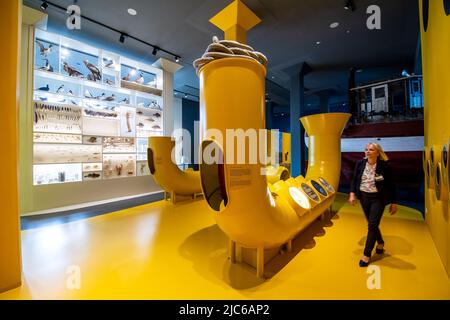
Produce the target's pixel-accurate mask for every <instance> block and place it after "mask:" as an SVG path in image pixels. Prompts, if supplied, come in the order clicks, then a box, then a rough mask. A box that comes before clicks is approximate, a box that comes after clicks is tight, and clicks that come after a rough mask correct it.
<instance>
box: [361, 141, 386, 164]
mask: <svg viewBox="0 0 450 320" xmlns="http://www.w3.org/2000/svg"><path fill="white" fill-rule="evenodd" d="M368 146H373V147H375V149H377V151H378V158H379V159H381V160H383V161H388V160H389V158H388V156H387V155H386V153H384V150H383V148H382V147H381V146H380V145H379V144H378V143H376V142H369V143H368V144H366V148H367V147H368Z"/></svg>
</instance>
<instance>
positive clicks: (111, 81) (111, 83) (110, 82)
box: [106, 79, 116, 86]
mask: <svg viewBox="0 0 450 320" xmlns="http://www.w3.org/2000/svg"><path fill="white" fill-rule="evenodd" d="M106 84H109V85H110V86H113V85H115V84H116V83H115V82H114V81H113V80H111V79H106Z"/></svg>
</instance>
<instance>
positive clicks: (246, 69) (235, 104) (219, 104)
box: [198, 1, 350, 278]
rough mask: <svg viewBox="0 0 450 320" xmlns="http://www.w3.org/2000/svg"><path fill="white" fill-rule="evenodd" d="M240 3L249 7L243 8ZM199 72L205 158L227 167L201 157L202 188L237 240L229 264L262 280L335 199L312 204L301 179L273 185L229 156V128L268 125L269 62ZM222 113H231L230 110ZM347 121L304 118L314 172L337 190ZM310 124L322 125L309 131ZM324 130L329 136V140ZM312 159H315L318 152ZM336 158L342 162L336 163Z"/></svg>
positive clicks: (218, 63) (241, 61)
mask: <svg viewBox="0 0 450 320" xmlns="http://www.w3.org/2000/svg"><path fill="white" fill-rule="evenodd" d="M235 3H236V2H235ZM237 3H240V2H239V1H237ZM240 6H241V7H242V6H243V5H242V3H240ZM227 8H228V7H227ZM226 10H227V9H225V11H226ZM246 10H248V8H247V9H246ZM221 14H224V16H223V17H222V18H223V19H225V18H227V17H228V19H231V18H234V19H236V17H230V15H228V16H227V14H226V13H224V12H221V13H219V14H218V15H216V17H215V18H216V19H219V18H218V16H220V15H221ZM237 16H239V13H238V14H237ZM238 23H242V21H240V22H239V21H234V24H238ZM230 24H231V22H230ZM218 26H219V27H220V25H218ZM225 31H226V30H225ZM225 36H226V38H227V37H229V34H228V35H227V33H225ZM227 40H237V39H236V38H227ZM198 74H199V78H200V115H201V116H200V128H201V138H202V145H201V154H202V158H203V157H204V156H205V154H207V153H208V152H210V153H211V154H214V156H215V157H216V158H217V159H223V164H222V163H216V164H215V163H213V164H208V163H207V162H206V161H204V160H203V159H202V163H201V165H200V175H201V181H202V189H203V192H204V194H205V198H206V200H207V202H208V204H209V206H210V207H211V208H212V209H213V210H214V211H215V212H214V215H215V219H216V221H217V224H218V225H219V227H220V228H221V229H222V230H223V231H224V232H225V233H226V234H227V235H228V237H229V238H230V240H231V241H230V258H231V261H232V262H236V261H238V262H241V261H245V262H247V263H249V264H251V265H253V266H255V267H256V273H257V276H258V277H260V278H263V277H264V264H265V263H266V262H268V260H269V259H270V258H271V257H273V256H275V255H276V254H277V253H278V251H279V249H280V248H281V247H282V246H284V245H287V248H288V250H290V249H291V245H292V240H293V239H294V238H295V237H296V236H297V235H298V234H299V233H300V232H301V231H302V230H304V229H305V228H306V227H307V226H308V225H309V224H310V223H311V222H313V221H314V220H315V219H317V218H318V217H320V216H321V215H322V213H323V212H324V211H325V210H326V209H327V208H328V207H329V206H330V205H331V203H332V201H333V199H334V196H332V197H328V198H326V199H325V200H321V199H320V198H318V199H317V201H314V200H312V199H311V198H308V195H307V194H308V192H309V194H310V195H312V194H315V195H316V196H317V193H316V192H314V190H313V189H312V188H310V187H309V186H308V185H307V184H306V183H303V189H301V187H300V188H298V187H296V185H298V184H297V181H295V180H294V181H292V180H289V179H288V180H287V181H286V182H283V181H280V182H277V183H276V186H275V185H270V184H268V183H267V178H266V176H265V175H261V169H262V168H263V167H264V165H263V164H261V163H256V164H249V161H247V162H246V163H244V164H240V163H238V164H236V163H235V162H234V159H227V153H228V151H227V153H225V154H224V153H223V150H227V148H230V149H232V148H231V147H229V146H228V145H227V143H231V142H232V141H227V140H226V139H225V138H224V137H226V129H238V128H239V129H243V130H244V131H246V130H248V129H254V130H256V131H257V132H259V129H264V128H265V112H264V110H265V106H264V101H265V75H266V69H265V67H264V66H263V65H261V64H260V63H258V62H257V61H254V60H251V59H245V58H239V57H236V58H224V59H219V60H215V61H212V62H209V63H207V64H205V65H204V66H203V67H201V68H200V69H199V70H198ZM243 106H245V108H246V110H245V113H244V112H242V108H243ZM223 110H227V112H226V113H224V112H223ZM246 115H251V116H246ZM312 117H315V116H312ZM349 117H350V115H349V114H327V115H321V116H320V119H321V121H315V120H314V119H315V118H314V119H313V120H311V121H308V119H309V117H306V118H303V119H306V120H304V121H306V123H307V126H308V127H307V129H308V130H310V134H311V135H312V136H313V139H311V143H310V144H311V146H312V148H311V147H310V148H311V149H310V150H314V151H315V152H318V155H319V156H325V159H324V160H323V161H322V160H321V159H320V158H315V159H314V166H310V167H309V168H311V169H313V171H314V172H313V175H314V177H316V174H317V175H319V174H320V175H321V178H322V179H326V180H327V181H329V184H330V185H331V186H332V187H333V188H334V190H336V188H337V185H338V181H339V176H340V134H341V133H342V130H343V129H344V126H345V124H346V122H347V121H348V119H349ZM328 119H329V121H328ZM309 125H320V126H321V127H319V128H311V127H310V126H309ZM330 127H334V128H333V129H330ZM208 129H215V132H217V131H220V133H221V135H222V137H223V139H224V140H223V141H224V142H223V144H221V142H219V141H217V139H212V138H210V137H208V136H207V135H206V134H207V132H206V131H207V130H208ZM320 132H323V133H324V134H323V136H322V135H321V134H320ZM258 134H259V133H258ZM258 141H259V139H258ZM233 143H234V141H233ZM233 148H234V155H236V154H237V152H238V150H237V145H236V144H234V147H233ZM245 152H246V154H245V159H249V158H250V156H249V146H248V145H247V146H246V148H245ZM332 152H334V154H332ZM310 156H312V157H314V156H316V157H317V155H315V154H310ZM332 159H334V160H335V161H336V162H335V163H331V162H330V160H332ZM324 166H329V168H326V167H324ZM310 176H312V175H311V174H310ZM318 177H319V176H317V178H318ZM289 183H292V184H291V185H290V184H289ZM305 189H306V190H305ZM277 191H278V193H277ZM317 197H318V196H317ZM321 201H322V202H323V204H321ZM312 204H314V205H315V207H314V208H311V206H312ZM244 249H245V250H244ZM255 254H256V257H255Z"/></svg>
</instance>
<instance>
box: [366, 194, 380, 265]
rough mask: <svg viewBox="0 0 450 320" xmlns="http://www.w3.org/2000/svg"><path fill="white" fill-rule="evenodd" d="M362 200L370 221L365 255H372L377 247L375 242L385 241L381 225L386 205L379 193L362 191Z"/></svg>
mask: <svg viewBox="0 0 450 320" xmlns="http://www.w3.org/2000/svg"><path fill="white" fill-rule="evenodd" d="M360 201H361V206H362V208H363V210H364V215H365V216H366V219H367V223H368V226H367V239H366V246H365V248H364V255H365V256H366V257H370V256H371V255H372V250H373V248H374V247H375V242H378V244H383V243H384V240H383V237H382V236H381V231H380V228H379V226H380V222H381V217H382V216H383V212H384V207H385V205H384V203H383V201H382V200H381V198H380V195H379V194H378V193H366V192H362V191H361V198H360Z"/></svg>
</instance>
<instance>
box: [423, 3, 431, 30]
mask: <svg viewBox="0 0 450 320" xmlns="http://www.w3.org/2000/svg"><path fill="white" fill-rule="evenodd" d="M429 6H430V4H429V0H422V20H423V21H422V23H423V30H424V31H425V32H426V31H427V29H428V9H429Z"/></svg>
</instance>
